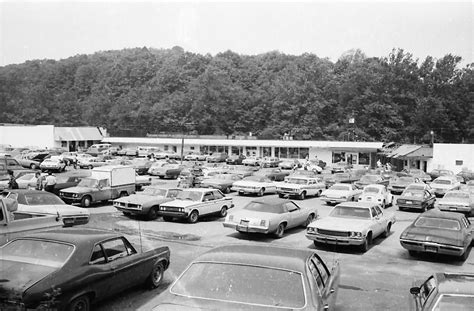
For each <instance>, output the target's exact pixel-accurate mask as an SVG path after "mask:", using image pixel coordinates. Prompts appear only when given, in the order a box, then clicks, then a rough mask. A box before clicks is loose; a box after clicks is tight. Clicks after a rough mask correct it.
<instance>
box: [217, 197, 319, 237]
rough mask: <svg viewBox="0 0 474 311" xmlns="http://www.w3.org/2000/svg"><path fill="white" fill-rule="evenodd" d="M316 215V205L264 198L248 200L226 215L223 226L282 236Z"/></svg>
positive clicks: (306, 224)
mask: <svg viewBox="0 0 474 311" xmlns="http://www.w3.org/2000/svg"><path fill="white" fill-rule="evenodd" d="M317 217H318V211H317V209H316V207H314V206H311V207H300V206H298V205H297V204H296V203H295V202H293V201H290V200H286V199H278V198H265V199H257V200H253V201H250V202H249V203H248V204H247V205H245V206H244V207H243V208H242V209H239V210H236V211H233V212H232V213H229V214H228V215H227V216H226V219H225V221H224V227H226V228H232V229H235V230H237V231H238V232H257V233H265V234H274V235H275V236H276V237H277V238H281V237H283V234H284V232H285V231H286V230H288V229H291V228H294V227H298V226H304V227H306V226H308V225H309V224H310V223H311V222H313V220H314V219H316V218H317Z"/></svg>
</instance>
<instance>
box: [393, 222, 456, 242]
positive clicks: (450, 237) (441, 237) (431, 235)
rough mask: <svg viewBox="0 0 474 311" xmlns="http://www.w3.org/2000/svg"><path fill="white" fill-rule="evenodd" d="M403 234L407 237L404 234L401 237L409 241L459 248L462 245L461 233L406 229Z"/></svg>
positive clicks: (419, 228) (415, 228)
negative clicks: (405, 234)
mask: <svg viewBox="0 0 474 311" xmlns="http://www.w3.org/2000/svg"><path fill="white" fill-rule="evenodd" d="M404 233H407V236H406V237H405V236H404V234H402V237H405V238H406V239H410V240H417V241H422V242H434V243H442V244H450V245H459V246H462V245H463V235H462V232H461V231H454V230H442V229H434V228H433V229H430V228H424V227H408V228H407V229H406V230H405V232H404Z"/></svg>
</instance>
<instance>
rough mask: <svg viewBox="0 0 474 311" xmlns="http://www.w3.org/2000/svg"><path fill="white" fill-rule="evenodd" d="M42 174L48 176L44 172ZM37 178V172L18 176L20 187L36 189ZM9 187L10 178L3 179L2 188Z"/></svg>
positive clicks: (0, 184) (0, 183)
mask: <svg viewBox="0 0 474 311" xmlns="http://www.w3.org/2000/svg"><path fill="white" fill-rule="evenodd" d="M41 176H46V174H45V173H42V174H41ZM36 179H37V178H36V177H35V173H26V174H24V175H22V176H20V177H18V178H16V182H17V184H18V189H35V188H36ZM7 188H8V180H1V181H0V189H7Z"/></svg>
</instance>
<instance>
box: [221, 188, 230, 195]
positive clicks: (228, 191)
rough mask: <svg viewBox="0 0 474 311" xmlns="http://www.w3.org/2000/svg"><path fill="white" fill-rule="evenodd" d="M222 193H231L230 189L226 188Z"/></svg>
mask: <svg viewBox="0 0 474 311" xmlns="http://www.w3.org/2000/svg"><path fill="white" fill-rule="evenodd" d="M222 192H224V193H225V194H228V193H230V187H225V188H224V190H223V191H222Z"/></svg>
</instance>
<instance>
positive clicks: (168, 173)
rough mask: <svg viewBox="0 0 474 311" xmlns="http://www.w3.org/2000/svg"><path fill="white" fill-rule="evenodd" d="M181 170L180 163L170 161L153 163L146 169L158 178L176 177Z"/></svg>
mask: <svg viewBox="0 0 474 311" xmlns="http://www.w3.org/2000/svg"><path fill="white" fill-rule="evenodd" d="M182 170H183V166H182V165H180V164H171V163H163V162H162V163H160V164H156V165H155V164H153V165H152V166H150V168H149V169H148V174H150V175H153V176H158V177H160V178H173V179H176V178H178V176H179V174H180V173H181V171H182Z"/></svg>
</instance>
